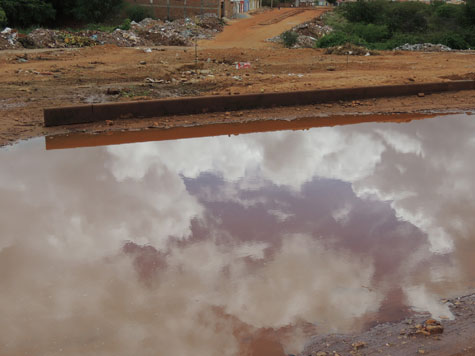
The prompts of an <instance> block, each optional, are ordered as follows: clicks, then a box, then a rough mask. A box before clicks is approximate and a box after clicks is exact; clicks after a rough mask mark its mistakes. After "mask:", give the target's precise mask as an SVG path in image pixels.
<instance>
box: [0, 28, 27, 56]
mask: <svg viewBox="0 0 475 356" xmlns="http://www.w3.org/2000/svg"><path fill="white" fill-rule="evenodd" d="M20 47H22V46H21V44H20V43H19V42H18V32H17V31H15V30H13V29H11V28H10V27H6V28H5V29H4V30H3V31H1V32H0V50H1V49H7V48H20Z"/></svg>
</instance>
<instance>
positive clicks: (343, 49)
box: [325, 43, 379, 56]
mask: <svg viewBox="0 0 475 356" xmlns="http://www.w3.org/2000/svg"><path fill="white" fill-rule="evenodd" d="M325 54H336V55H340V56H348V55H349V56H376V55H378V54H379V53H378V52H375V51H371V50H369V49H367V48H365V47H360V46H356V45H354V44H352V43H346V44H344V45H343V46H335V47H329V48H327V49H326V50H325Z"/></svg>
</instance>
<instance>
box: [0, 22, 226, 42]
mask: <svg viewBox="0 0 475 356" xmlns="http://www.w3.org/2000/svg"><path fill="white" fill-rule="evenodd" d="M223 27H224V23H223V21H222V20H221V19H219V18H218V17H216V16H215V15H212V14H206V15H202V16H196V17H194V18H192V19H190V18H187V19H180V20H175V21H162V20H154V19H150V18H147V19H144V20H143V21H141V22H139V23H137V22H132V23H131V26H130V29H129V30H122V29H119V28H118V29H116V30H115V31H113V32H103V31H79V32H71V31H62V30H49V29H43V28H38V29H36V30H33V31H32V32H30V33H29V34H28V35H26V36H20V35H19V34H18V32H17V31H15V30H12V29H10V28H8V27H7V28H6V29H5V30H3V31H2V32H0V50H2V49H14V48H68V47H85V46H95V45H105V44H113V45H116V46H119V47H139V46H147V47H151V46H191V45H192V44H193V41H194V40H196V39H209V38H212V37H213V36H215V35H216V33H218V32H221V31H222V30H223Z"/></svg>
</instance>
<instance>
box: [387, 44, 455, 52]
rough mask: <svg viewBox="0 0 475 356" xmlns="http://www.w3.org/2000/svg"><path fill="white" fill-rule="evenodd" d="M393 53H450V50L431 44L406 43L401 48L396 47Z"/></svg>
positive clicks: (446, 47) (440, 45) (441, 45)
mask: <svg viewBox="0 0 475 356" xmlns="http://www.w3.org/2000/svg"><path fill="white" fill-rule="evenodd" d="M394 50H395V51H420V52H450V51H452V48H450V47H448V46H445V45H443V44H440V43H439V44H432V43H416V44H409V43H406V44H404V45H402V46H399V47H396V48H395V49H394Z"/></svg>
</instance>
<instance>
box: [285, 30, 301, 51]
mask: <svg viewBox="0 0 475 356" xmlns="http://www.w3.org/2000/svg"><path fill="white" fill-rule="evenodd" d="M298 37H299V35H298V34H297V33H296V32H293V31H285V32H284V33H283V34H282V42H283V43H284V46H285V47H287V48H291V47H293V46H294V45H295V44H296V43H297V38H298Z"/></svg>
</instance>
